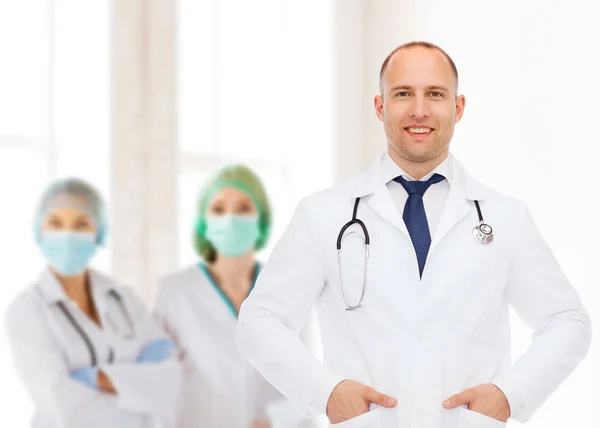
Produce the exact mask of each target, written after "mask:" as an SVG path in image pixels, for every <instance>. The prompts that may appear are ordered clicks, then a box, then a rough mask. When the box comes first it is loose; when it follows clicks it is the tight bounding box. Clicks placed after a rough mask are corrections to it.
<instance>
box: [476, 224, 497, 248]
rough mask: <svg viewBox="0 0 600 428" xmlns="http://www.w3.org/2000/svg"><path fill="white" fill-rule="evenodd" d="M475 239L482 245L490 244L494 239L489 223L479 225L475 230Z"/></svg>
mask: <svg viewBox="0 0 600 428" xmlns="http://www.w3.org/2000/svg"><path fill="white" fill-rule="evenodd" d="M473 238H475V240H476V241H477V242H479V243H480V244H489V243H490V242H492V240H493V239H494V233H493V230H492V226H490V225H489V224H487V223H483V222H481V223H479V224H478V225H477V226H475V227H474V228H473Z"/></svg>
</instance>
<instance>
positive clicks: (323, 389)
mask: <svg viewBox="0 0 600 428" xmlns="http://www.w3.org/2000/svg"><path fill="white" fill-rule="evenodd" d="M380 164H381V159H380V160H378V161H376V162H375V163H374V165H373V166H372V168H371V169H370V170H369V171H367V172H365V173H363V174H361V175H359V176H357V177H355V178H353V179H351V180H349V181H348V182H346V183H344V184H342V185H339V186H336V187H334V188H332V189H329V190H325V191H322V192H319V193H317V194H314V195H312V196H309V197H307V198H305V199H304V200H302V201H301V202H300V204H299V206H298V207H297V209H296V211H295V213H294V216H293V218H292V220H291V222H290V224H289V226H288V228H287V230H286V231H285V233H284V235H283V237H282V238H281V240H280V241H279V242H278V243H277V245H276V247H275V249H274V250H273V252H272V254H271V257H270V259H269V261H268V263H267V264H266V266H265V267H264V269H263V271H262V272H261V274H260V276H259V278H258V281H257V284H256V287H255V289H254V291H253V293H252V295H251V296H250V298H249V299H247V300H246V301H245V303H244V304H243V306H242V308H241V313H240V317H239V324H238V332H237V337H238V344H239V346H240V349H241V351H242V353H243V354H244V355H245V356H246V357H247V358H248V359H249V360H250V361H251V362H252V363H253V364H254V365H255V367H256V368H257V369H258V370H259V371H260V372H261V373H262V374H263V375H264V376H265V377H266V378H267V379H268V380H269V381H270V382H271V383H272V384H273V385H275V386H276V387H277V388H278V389H279V390H280V391H281V392H282V393H284V394H285V395H286V396H287V397H288V398H289V399H290V400H291V401H292V403H293V404H294V405H295V406H297V408H298V409H299V410H300V411H301V412H302V413H303V414H304V415H313V414H315V413H324V412H325V410H326V404H327V401H328V398H329V396H330V393H331V392H332V390H333V389H334V387H335V386H336V385H337V384H338V383H339V382H340V381H341V380H343V379H353V380H356V381H358V382H361V383H363V384H366V385H369V386H373V387H374V388H376V389H377V390H379V391H381V392H383V393H385V394H389V395H391V396H393V397H396V398H397V399H398V405H397V406H396V407H395V408H393V409H384V408H379V407H377V406H374V407H373V408H372V410H371V411H370V412H368V413H366V414H364V415H361V416H359V417H357V418H354V419H351V420H349V421H346V422H343V423H341V424H339V426H340V427H341V426H343V427H346V428H350V427H373V428H375V427H378V428H399V427H400V428H405V427H412V428H433V427H436V428H438V427H443V428H467V427H468V428H471V427H490V428H492V427H499V428H500V427H503V426H505V424H504V423H502V422H500V421H497V420H495V419H492V418H489V417H487V416H484V415H480V414H478V413H475V412H473V411H470V410H468V409H466V408H464V407H460V408H457V409H454V410H446V409H444V408H443V407H442V401H443V400H444V399H446V398H448V397H450V396H451V395H453V394H456V393H459V392H462V391H463V390H465V389H467V388H469V387H473V386H476V385H479V384H483V383H489V382H493V383H495V384H496V385H497V386H498V387H499V388H500V389H501V390H502V391H503V392H504V393H505V395H506V396H507V398H508V401H509V403H510V406H511V411H512V418H514V419H516V420H517V421H520V422H524V421H527V420H528V419H529V418H530V417H531V416H532V415H533V414H534V412H535V411H536V410H537V409H538V408H539V407H540V405H541V404H542V403H543V402H544V401H545V400H546V399H547V398H548V397H549V396H550V395H551V394H552V392H553V391H554V390H555V389H556V388H557V387H558V386H559V385H560V384H561V382H563V381H564V380H565V378H566V377H567V376H568V375H569V374H570V373H571V372H572V371H573V370H574V369H575V367H576V366H577V364H578V363H579V362H580V361H581V360H582V359H583V357H584V356H585V355H586V353H587V351H588V348H589V344H590V337H591V333H590V331H591V330H590V318H589V316H588V313H587V312H586V310H585V309H584V308H583V306H582V304H581V302H580V299H579V297H578V295H577V293H576V291H575V290H574V289H573V288H572V287H571V285H570V284H569V281H568V280H567V278H565V276H564V275H563V272H562V271H561V269H560V267H559V265H558V263H557V261H556V260H555V258H554V257H553V255H552V253H551V251H550V249H549V248H548V246H547V244H546V243H545V241H544V240H543V238H542V237H541V236H540V234H539V232H538V230H537V228H536V226H535V224H534V222H533V220H532V218H531V216H530V214H529V212H528V209H527V207H526V206H525V204H524V203H522V202H520V201H517V200H515V199H513V198H510V197H507V196H504V195H501V194H499V193H497V192H495V191H493V190H491V189H489V188H487V187H486V186H484V185H482V184H481V183H479V182H477V181H476V180H474V179H473V178H471V177H470V176H469V174H468V173H467V172H466V170H465V169H464V167H462V166H461V165H460V164H459V163H458V161H456V159H453V182H452V186H451V188H450V193H449V194H448V197H447V200H446V204H445V206H444V209H443V212H442V216H441V218H440V221H439V223H438V224H437V228H436V231H435V234H434V236H433V237H432V243H431V247H430V250H429V256H428V259H427V264H426V266H425V269H424V272H423V277H422V280H419V272H418V266H417V259H416V256H415V251H414V248H413V245H412V243H411V240H410V238H409V235H408V232H407V229H406V226H405V224H404V221H403V220H402V214H401V212H400V211H399V210H398V208H397V207H396V206H395V204H394V202H393V200H392V198H391V196H390V193H389V191H388V189H387V187H386V185H385V183H384V182H383V180H382V178H381V171H380ZM357 197H361V198H362V199H361V201H360V205H359V208H358V218H359V219H361V220H362V221H363V222H364V223H365V225H366V227H367V228H368V231H369V234H370V238H371V244H370V249H369V255H370V258H369V259H368V270H367V279H366V291H365V296H364V301H363V306H362V307H361V308H359V309H357V310H354V311H348V310H346V306H345V304H344V300H343V297H342V293H341V288H340V274H339V271H338V254H337V251H336V240H337V237H338V232H339V231H340V229H341V228H342V226H343V225H344V224H345V223H346V222H348V221H349V220H350V219H351V217H352V208H353V206H354V201H355V198H357ZM474 200H478V201H480V205H481V210H482V214H483V217H484V219H485V221H486V222H487V223H489V224H490V225H491V226H492V227H493V229H494V240H493V242H491V243H488V244H481V243H478V242H476V241H475V240H474V239H473V235H472V229H473V227H474V226H475V225H477V224H478V216H477V210H476V208H475V205H474V202H473V201H474ZM351 231H360V228H359V227H357V226H353V227H352V228H351V229H350V230H349V232H351ZM347 235H348V236H347V238H345V239H344V241H343V247H342V248H343V252H342V261H343V273H344V283H345V287H346V288H345V289H346V292H347V294H348V300H349V303H351V304H355V303H356V302H357V300H358V299H359V297H360V292H361V284H362V278H363V268H364V253H365V250H364V246H363V244H362V242H363V240H362V233H356V234H347ZM314 304H316V305H317V309H318V318H319V327H320V331H321V335H322V339H323V354H324V364H322V363H320V362H319V361H317V360H316V359H314V358H313V357H312V356H311V355H309V354H308V353H307V352H306V351H305V350H304V349H303V347H302V346H301V343H300V342H299V341H298V339H297V338H296V335H295V334H294V331H295V329H296V326H297V325H299V324H301V323H302V322H303V321H304V319H305V317H306V316H307V314H308V312H309V310H310V308H311V307H312V306H313V305H314ZM509 305H512V307H514V309H515V310H516V312H517V313H518V314H519V315H520V317H521V318H522V319H523V320H524V321H525V322H526V323H527V324H528V325H529V326H530V327H531V328H532V329H533V330H534V331H535V334H534V336H533V340H532V344H531V346H530V348H529V349H528V351H527V352H526V353H525V354H524V355H522V356H521V357H520V358H519V359H518V360H517V361H515V362H514V364H511V355H510V326H509ZM335 426H337V425H335Z"/></svg>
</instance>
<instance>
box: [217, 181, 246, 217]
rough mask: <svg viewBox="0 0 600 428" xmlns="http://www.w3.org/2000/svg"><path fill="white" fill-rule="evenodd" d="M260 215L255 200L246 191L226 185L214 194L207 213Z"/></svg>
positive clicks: (218, 214)
mask: <svg viewBox="0 0 600 428" xmlns="http://www.w3.org/2000/svg"><path fill="white" fill-rule="evenodd" d="M226 214H231V215H239V216H241V215H248V216H253V215H258V209H257V208H256V205H255V204H254V201H253V200H252V198H251V197H250V196H248V195H247V194H246V193H245V192H243V191H241V190H240V189H237V188H235V187H224V188H222V189H221V190H219V191H218V192H217V193H215V194H214V196H213V197H212V199H211V200H210V203H209V205H208V210H207V215H209V216H214V217H217V216H222V215H226Z"/></svg>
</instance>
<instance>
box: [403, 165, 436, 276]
mask: <svg viewBox="0 0 600 428" xmlns="http://www.w3.org/2000/svg"><path fill="white" fill-rule="evenodd" d="M443 180H445V177H444V176H443V175H440V174H433V175H432V176H431V178H430V179H429V180H427V181H407V180H405V179H404V178H402V177H401V176H399V177H396V178H394V181H395V182H397V183H400V184H402V187H404V189H405V190H406V192H407V193H408V199H407V200H406V205H404V213H403V214H402V218H403V219H404V223H405V224H406V228H407V229H408V234H409V235H410V239H411V240H412V243H413V247H415V253H417V262H418V263H419V277H422V276H423V269H424V268H425V261H426V260H427V253H428V252H429V246H430V245H431V235H430V233H429V224H428V223H427V216H426V215H425V206H424V205H423V195H424V194H425V192H426V191H427V189H429V186H431V185H432V184H435V183H439V182H440V181H443Z"/></svg>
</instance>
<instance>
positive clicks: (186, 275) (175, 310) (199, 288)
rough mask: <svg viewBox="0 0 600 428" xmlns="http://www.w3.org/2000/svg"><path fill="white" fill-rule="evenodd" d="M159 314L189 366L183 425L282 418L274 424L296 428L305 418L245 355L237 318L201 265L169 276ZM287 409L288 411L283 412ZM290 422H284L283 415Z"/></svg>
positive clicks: (239, 424)
mask: <svg viewBox="0 0 600 428" xmlns="http://www.w3.org/2000/svg"><path fill="white" fill-rule="evenodd" d="M155 315H156V317H157V319H158V320H159V321H160V322H161V323H162V325H163V326H164V328H165V330H166V331H167V332H168V333H169V335H170V336H171V337H172V338H173V339H174V340H175V341H176V343H177V344H178V347H179V350H180V358H181V363H182V366H183V370H184V386H183V393H182V396H181V398H182V400H181V402H180V406H179V418H178V426H181V427H186V428H204V427H227V428H247V427H248V426H249V424H250V423H251V422H252V421H254V420H256V419H261V418H265V417H267V418H271V417H273V415H272V414H270V412H269V406H270V405H273V406H276V407H275V408H277V409H278V410H280V412H279V413H280V414H281V417H280V419H279V420H277V421H272V422H273V427H274V428H278V427H285V428H294V427H298V426H299V425H300V424H302V423H304V422H303V418H302V417H301V416H300V415H299V413H298V412H297V411H296V410H295V409H294V408H293V407H292V406H291V405H290V404H289V402H288V406H289V408H288V409H285V403H281V401H285V402H287V400H285V398H284V397H283V396H282V395H281V394H280V393H279V392H278V391H277V390H276V389H274V388H273V387H272V386H271V385H270V384H269V383H268V382H267V381H266V380H265V379H264V378H263V377H262V376H261V375H260V374H259V373H258V372H257V371H256V370H255V369H254V368H253V367H252V366H251V365H250V364H249V363H248V362H247V361H246V360H245V359H244V358H243V357H242V356H241V354H240V352H239V350H238V349H237V345H236V343H235V330H236V323H237V318H236V315H235V314H234V313H233V312H232V309H231V308H230V307H228V306H227V304H226V303H225V301H224V299H223V298H222V296H221V295H220V294H219V292H218V291H217V288H216V286H215V284H214V282H212V280H211V279H210V278H209V277H207V275H206V273H205V272H204V270H203V269H201V268H200V267H199V266H198V265H193V266H190V267H187V268H185V269H183V270H181V271H179V272H176V273H174V274H172V275H169V276H168V277H166V278H164V279H163V280H162V281H161V282H160V284H159V287H158V294H157V297H156V303H155ZM282 411H283V412H282ZM282 418H283V419H284V420H285V421H282V420H281V419H282Z"/></svg>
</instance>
